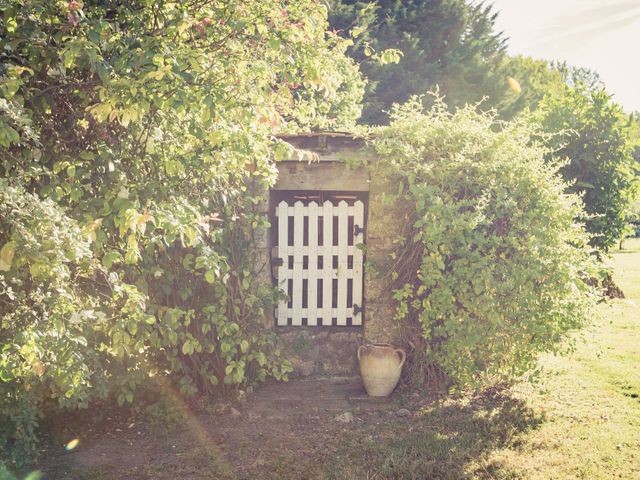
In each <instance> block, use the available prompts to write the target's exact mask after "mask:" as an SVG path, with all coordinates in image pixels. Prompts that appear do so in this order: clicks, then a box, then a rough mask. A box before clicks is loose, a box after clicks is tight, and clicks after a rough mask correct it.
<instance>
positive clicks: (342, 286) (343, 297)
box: [338, 200, 349, 326]
mask: <svg viewBox="0 0 640 480" xmlns="http://www.w3.org/2000/svg"><path fill="white" fill-rule="evenodd" d="M347 207H348V205H347V202H345V201H344V200H342V201H341V202H340V203H338V325H341V326H344V325H346V324H347V278H348V273H349V271H348V269H347V242H348V235H349V232H348V231H347V229H348V227H349V216H348V215H349V213H348V210H347Z"/></svg>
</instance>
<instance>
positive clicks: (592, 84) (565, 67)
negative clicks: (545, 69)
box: [551, 62, 605, 91]
mask: <svg viewBox="0 0 640 480" xmlns="http://www.w3.org/2000/svg"><path fill="white" fill-rule="evenodd" d="M551 68H553V69H554V70H557V71H558V72H560V74H561V75H562V78H563V79H564V81H565V83H566V84H567V85H568V86H570V87H578V86H579V85H582V86H583V87H585V88H586V89H587V90H589V91H595V90H602V89H603V88H605V85H604V82H603V81H602V79H601V78H600V75H599V74H598V72H596V71H595V70H591V69H590V68H584V67H574V66H573V65H569V64H568V63H567V62H551Z"/></svg>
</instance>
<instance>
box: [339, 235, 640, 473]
mask: <svg viewBox="0 0 640 480" xmlns="http://www.w3.org/2000/svg"><path fill="white" fill-rule="evenodd" d="M613 266H614V271H615V274H614V276H615V280H616V282H617V283H618V285H619V286H620V287H621V288H622V289H623V291H624V292H625V294H626V297H627V298H626V299H623V300H615V301H612V302H609V303H606V304H601V305H600V306H599V311H598V314H599V315H598V316H597V318H596V319H595V321H594V325H593V327H592V328H590V329H589V331H587V332H586V333H584V334H583V335H582V337H583V339H581V341H580V342H579V343H578V345H577V348H576V350H575V352H573V353H572V354H571V355H569V356H565V357H556V356H551V355H549V356H545V357H544V358H542V359H541V361H542V364H543V365H544V366H545V368H546V370H547V375H545V376H544V378H543V380H542V381H541V382H540V383H539V384H537V385H531V384H522V385H518V386H516V387H514V388H513V389H512V390H511V393H510V394H509V395H507V396H506V397H504V396H497V397H496V398H495V399H492V400H491V399H490V400H487V399H484V400H481V401H477V400H476V401H469V400H466V401H457V402H451V403H449V404H446V405H444V406H443V405H439V406H435V407H431V408H426V409H425V410H424V411H423V413H422V416H421V418H420V423H419V424H417V425H416V426H415V427H414V429H415V432H398V433H397V434H396V435H392V436H391V438H390V439H388V440H385V441H384V442H383V443H382V444H380V443H378V442H375V441H371V442H365V443H364V444H353V445H351V446H350V447H349V449H348V453H347V455H346V456H345V457H344V458H343V459H341V461H339V462H338V465H335V466H333V467H332V468H330V471H331V472H332V477H333V478H336V479H338V478H353V479H356V478H416V479H418V478H505V479H506V478H530V479H556V478H585V479H597V478H602V479H605V478H606V479H610V478H623V479H640V308H639V305H640V239H632V240H628V241H627V242H625V249H624V250H623V251H619V252H615V253H614V255H613ZM425 424H426V427H427V428H425Z"/></svg>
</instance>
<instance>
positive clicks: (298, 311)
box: [291, 201, 306, 326]
mask: <svg viewBox="0 0 640 480" xmlns="http://www.w3.org/2000/svg"><path fill="white" fill-rule="evenodd" d="M305 213H306V208H305V206H304V204H303V203H302V202H301V201H297V202H296V203H294V204H293V302H292V309H291V310H292V311H291V317H292V319H293V323H292V325H296V326H299V325H302V241H303V235H304V216H305Z"/></svg>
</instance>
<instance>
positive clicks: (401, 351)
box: [394, 348, 407, 368]
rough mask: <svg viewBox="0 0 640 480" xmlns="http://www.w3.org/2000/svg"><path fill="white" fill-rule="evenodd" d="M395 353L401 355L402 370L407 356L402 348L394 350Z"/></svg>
mask: <svg viewBox="0 0 640 480" xmlns="http://www.w3.org/2000/svg"><path fill="white" fill-rule="evenodd" d="M394 353H397V354H399V355H400V368H402V366H403V365H404V361H405V360H406V359H407V354H406V353H405V352H404V350H402V349H401V348H396V349H395V350H394Z"/></svg>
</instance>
